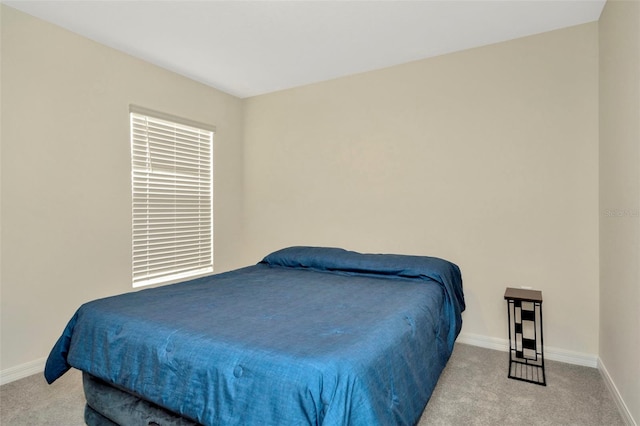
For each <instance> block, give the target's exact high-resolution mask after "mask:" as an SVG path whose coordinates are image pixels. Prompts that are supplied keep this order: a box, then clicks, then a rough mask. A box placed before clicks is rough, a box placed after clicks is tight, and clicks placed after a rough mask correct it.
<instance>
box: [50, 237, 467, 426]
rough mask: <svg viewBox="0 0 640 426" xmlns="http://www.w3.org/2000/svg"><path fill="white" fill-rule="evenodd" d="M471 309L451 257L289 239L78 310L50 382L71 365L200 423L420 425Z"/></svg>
mask: <svg viewBox="0 0 640 426" xmlns="http://www.w3.org/2000/svg"><path fill="white" fill-rule="evenodd" d="M462 310H464V297H463V293H462V278H461V275H460V270H459V268H458V267H457V266H456V265H455V264H453V263H451V262H448V261H445V260H443V259H439V258H434V257H424V256H402V255H370V254H360V253H355V252H349V251H346V250H342V249H334V248H318V247H292V248H288V249H283V250H280V251H278V252H275V253H272V254H271V255H269V256H267V257H265V259H263V261H261V262H260V263H259V264H257V265H253V266H249V267H246V268H241V269H238V270H235V271H231V272H227V273H223V274H217V275H212V276H209V277H204V278H200V279H196V280H191V281H187V282H184V283H180V284H175V285H169V286H164V287H158V288H153V289H146V290H141V291H136V292H132V293H127V294H123V295H119V296H114V297H110V298H105V299H100V300H97V301H92V302H89V303H87V304H85V305H83V306H81V307H80V308H79V309H78V311H77V312H76V314H75V315H74V316H73V317H72V318H71V320H70V321H69V324H68V325H67V327H66V328H65V330H64V332H63V334H62V336H61V337H60V339H59V340H58V342H57V343H56V345H55V346H54V348H53V349H52V352H51V354H50V356H49V358H48V360H47V365H46V369H45V377H46V379H47V381H49V382H52V381H54V380H55V379H56V378H57V377H59V376H60V375H62V374H64V372H65V371H66V370H67V369H68V368H70V367H71V366H73V367H75V368H77V369H80V370H82V371H84V372H86V373H88V374H90V375H91V376H92V377H95V378H96V379H99V380H100V381H102V382H104V383H105V384H108V386H111V387H113V388H115V389H120V390H124V391H126V392H127V393H129V394H132V395H134V396H136V397H138V398H140V399H141V400H142V401H145V402H149V403H152V404H154V405H155V406H158V407H162V408H163V409H165V410H167V411H168V412H170V413H172V414H174V415H176V416H178V417H181V418H185V419H188V420H190V421H194V422H197V423H201V424H205V425H218V424H223V425H236V424H237V425H241V424H242V425H246V424H273V425H287V424H291V425H300V424H317V425H343V424H345V425H346V424H350V425H360V424H362V425H389V424H415V422H417V420H418V419H419V417H420V415H421V413H422V411H423V410H424V407H425V405H426V403H427V401H428V399H429V397H430V395H431V392H432V391H433V388H434V387H435V384H436V382H437V379H438V377H439V375H440V373H441V371H442V369H443V368H444V366H445V364H446V362H447V360H448V358H449V356H450V354H451V351H452V349H453V343H454V341H455V338H456V336H457V335H458V333H459V331H460V327H461V324H462V319H461V312H462ZM89 405H91V404H89ZM94 408H95V407H89V409H88V412H89V410H92V411H95V410H94ZM116 411H117V410H116ZM120 411H122V409H120ZM96 414H100V415H104V414H105V413H96ZM89 415H93V413H90V414H89ZM107 418H109V417H107ZM111 420H112V418H110V421H111Z"/></svg>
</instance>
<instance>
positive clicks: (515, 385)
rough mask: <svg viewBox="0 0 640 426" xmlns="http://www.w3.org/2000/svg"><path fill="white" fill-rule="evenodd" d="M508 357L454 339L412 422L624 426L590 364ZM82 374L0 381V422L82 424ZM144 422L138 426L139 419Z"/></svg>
mask: <svg viewBox="0 0 640 426" xmlns="http://www.w3.org/2000/svg"><path fill="white" fill-rule="evenodd" d="M507 362H508V355H507V353H505V352H498V351H492V350H489V349H483V348H478V347H474V346H469V345H463V344H457V345H456V348H455V350H454V353H453V355H452V357H451V360H450V361H449V364H448V366H447V368H446V369H445V371H444V373H443V374H442V376H441V377H440V380H439V382H438V385H437V387H436V389H435V391H434V394H433V397H432V398H431V401H430V402H429V404H428V405H427V408H426V410H425V412H424V414H423V416H422V418H421V419H420V422H419V425H420V426H426V425H465V426H466V425H483V426H484V425H487V426H489V425H563V426H569V425H580V426H588V425H598V426H600V425H602V426H615V425H624V423H623V420H622V418H621V417H620V415H619V413H618V412H617V410H616V406H615V404H614V402H613V400H612V398H611V396H610V395H609V393H608V390H607V388H606V387H605V384H604V381H603V380H602V378H601V376H600V373H599V372H598V371H597V370H596V369H594V368H588V367H577V366H574V365H569V364H562V363H558V362H548V363H547V386H546V387H545V386H539V385H534V384H530V383H524V382H519V381H516V380H512V379H508V378H507ZM81 382H82V379H81V375H80V373H79V372H78V371H75V370H72V371H70V372H69V373H67V374H65V375H64V376H63V377H62V378H60V379H59V380H58V381H56V382H55V383H54V384H53V385H50V386H49V385H47V384H46V382H45V381H44V378H43V377H42V375H35V376H31V377H27V378H25V379H22V380H18V381H15V382H12V383H9V384H6V385H4V386H0V425H2V426H23V425H24V426H27V425H28V426H38V425H56V426H58V425H60V426H62V425H64V426H76V425H77V426H79V425H83V424H84V422H83V410H84V397H83V393H82V383H81ZM145 426H146V425H145Z"/></svg>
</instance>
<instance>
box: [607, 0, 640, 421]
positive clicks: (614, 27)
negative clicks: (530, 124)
mask: <svg viewBox="0 0 640 426" xmlns="http://www.w3.org/2000/svg"><path fill="white" fill-rule="evenodd" d="M599 35H600V318H601V320H600V358H601V361H602V364H603V365H604V366H605V367H606V369H607V371H608V372H609V374H610V376H611V378H612V379H613V382H614V383H615V386H616V387H617V390H618V391H619V393H620V395H621V396H622V399H623V400H624V401H625V402H626V404H627V406H628V410H629V412H630V413H631V414H632V415H633V417H634V418H635V419H636V422H640V356H639V355H638V354H639V353H640V266H639V264H640V2H638V1H611V0H610V1H608V2H607V4H606V6H605V9H604V11H603V13H602V16H601V17H600V22H599Z"/></svg>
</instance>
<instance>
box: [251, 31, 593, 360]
mask: <svg viewBox="0 0 640 426" xmlns="http://www.w3.org/2000/svg"><path fill="white" fill-rule="evenodd" d="M245 107H246V113H245V168H244V171H245V188H246V192H245V212H246V213H245V214H246V235H247V252H248V253H249V254H251V255H252V256H253V257H259V256H260V255H263V254H264V253H267V252H269V251H270V250H273V249H277V248H279V247H282V246H287V245H295V244H309V245H329V246H341V247H344V248H347V249H353V250H358V251H366V252H398V253H413V254H422V255H433V256H439V257H444V258H447V259H450V260H452V261H454V262H456V263H457V264H458V265H460V267H461V268H462V272H463V276H464V283H465V295H466V299H467V305H468V310H467V312H466V313H465V314H464V326H463V333H467V334H468V335H480V336H485V337H489V338H497V339H506V338H507V325H506V305H505V302H504V300H503V294H504V290H505V287H506V286H520V285H527V286H532V287H534V288H537V289H540V290H542V291H543V297H544V305H543V308H544V316H545V343H546V344H547V345H548V346H550V347H556V348H560V349H562V350H565V351H573V352H577V353H580V354H586V355H589V356H592V357H593V359H594V360H595V357H596V356H597V352H598V273H599V272H598V33H597V24H596V23H591V24H586V25H581V26H577V27H573V28H569V29H564V30H559V31H554V32H550V33H545V34H542V35H537V36H533V37H527V38H522V39H518V40H515V41H510V42H506V43H500V44H496V45H492V46H488V47H483V48H478V49H472V50H468V51H464V52H459V53H455V54H450V55H445V56H441V57H437V58H432V59H427V60H423V61H419V62H415V63H410V64H406V65H402V66H396V67H392V68H388V69H383V70H379V71H374V72H370V73H365V74H360V75H356V76H352V77H347V78H341V79H337V80H332V81H328V82H323V83H319V84H314V85H309V86H305V87H300V88H296V89H292V90H287V91H282V92H277V93H273V94H267V95H264V96H259V97H255V98H251V99H248V100H247V102H246V105H245Z"/></svg>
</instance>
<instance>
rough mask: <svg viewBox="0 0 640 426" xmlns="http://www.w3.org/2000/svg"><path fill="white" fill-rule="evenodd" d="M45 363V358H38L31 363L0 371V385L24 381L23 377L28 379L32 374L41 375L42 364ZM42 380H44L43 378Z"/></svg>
mask: <svg viewBox="0 0 640 426" xmlns="http://www.w3.org/2000/svg"><path fill="white" fill-rule="evenodd" d="M46 361H47V359H46V358H40V359H36V360H34V361H31V362H27V363H24V364H20V365H16V366H15V367H11V368H7V369H6V370H1V371H0V385H4V384H7V383H11V382H13V381H16V380H20V379H24V378H25V377H29V376H32V375H34V374H38V373H42V372H43V371H44V364H45V362H46ZM42 380H44V377H43V379H42Z"/></svg>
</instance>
